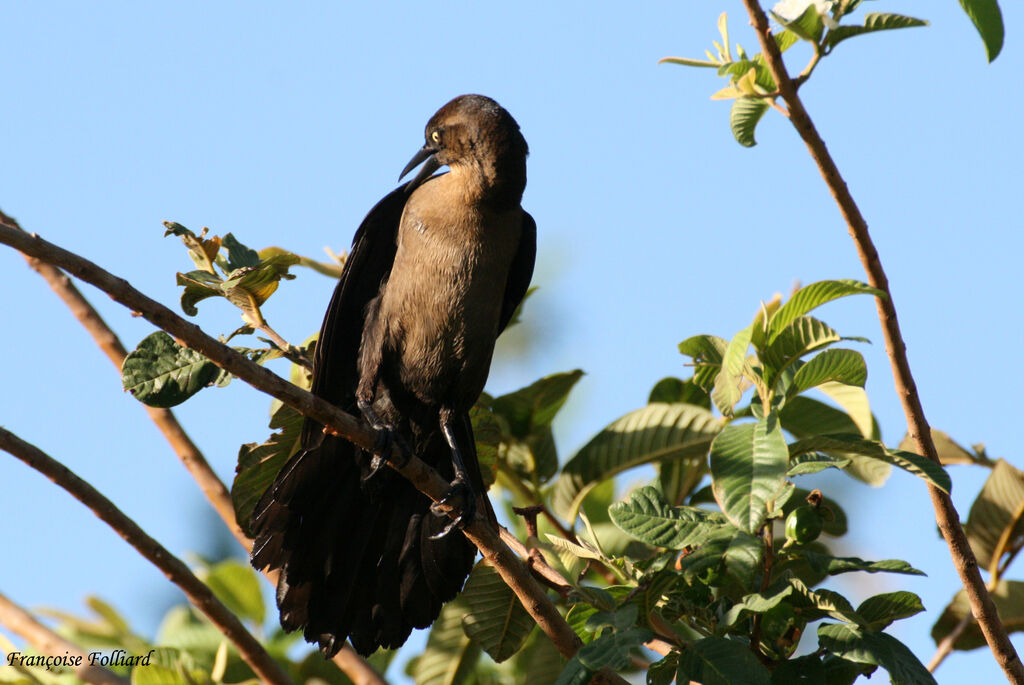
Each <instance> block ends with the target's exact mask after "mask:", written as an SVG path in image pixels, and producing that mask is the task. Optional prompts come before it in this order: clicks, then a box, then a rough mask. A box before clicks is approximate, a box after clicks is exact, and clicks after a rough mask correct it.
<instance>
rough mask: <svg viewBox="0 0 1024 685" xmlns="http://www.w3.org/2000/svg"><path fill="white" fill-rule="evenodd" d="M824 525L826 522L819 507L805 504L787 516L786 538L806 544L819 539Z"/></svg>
mask: <svg viewBox="0 0 1024 685" xmlns="http://www.w3.org/2000/svg"><path fill="white" fill-rule="evenodd" d="M823 527H824V522H823V521H822V520H821V514H819V513H818V509H817V507H813V506H811V505H809V504H805V505H803V506H800V507H797V508H796V509H794V510H793V511H791V512H789V516H787V517H786V539H787V540H792V541H793V542H795V543H797V544H800V545H805V544H807V543H808V542H813V541H815V540H817V539H818V536H819V535H821V529H822V528H823Z"/></svg>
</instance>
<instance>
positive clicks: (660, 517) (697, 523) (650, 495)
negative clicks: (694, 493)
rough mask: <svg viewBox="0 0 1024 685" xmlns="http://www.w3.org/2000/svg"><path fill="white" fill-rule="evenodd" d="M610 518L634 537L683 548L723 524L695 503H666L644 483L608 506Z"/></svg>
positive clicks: (656, 545) (721, 518) (655, 490)
mask: <svg viewBox="0 0 1024 685" xmlns="http://www.w3.org/2000/svg"><path fill="white" fill-rule="evenodd" d="M608 513H609V514H610V515H611V518H612V522H613V523H614V524H615V525H617V526H618V527H619V528H621V529H622V530H624V531H625V532H626V533H629V534H630V535H632V536H633V537H634V538H636V539H637V540H640V541H641V542H644V543H647V544H648V545H653V546H654V547H667V548H669V549H683V548H684V547H686V546H687V545H693V544H699V543H700V542H701V541H702V539H703V538H704V537H705V536H707V535H708V534H710V533H711V532H713V531H714V530H716V529H719V528H721V527H722V526H723V525H725V518H724V517H723V516H722V515H721V514H719V513H717V512H712V511H708V510H706V509H698V508H697V507H670V506H669V505H668V504H667V503H666V502H665V500H664V499H663V498H662V496H661V493H659V492H658V491H657V489H655V488H653V487H651V486H649V485H648V486H644V487H642V488H639V489H637V490H634V491H633V492H632V493H630V495H629V498H628V499H627V500H626V501H624V502H616V503H615V504H613V505H612V506H611V507H609V509H608Z"/></svg>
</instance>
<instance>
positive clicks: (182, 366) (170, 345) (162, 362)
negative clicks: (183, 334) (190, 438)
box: [121, 331, 221, 408]
mask: <svg viewBox="0 0 1024 685" xmlns="http://www.w3.org/2000/svg"><path fill="white" fill-rule="evenodd" d="M220 375H221V370H220V368H218V367H217V365H216V364H214V363H213V362H211V361H210V360H209V359H207V358H206V357H204V356H203V355H201V354H199V353H198V352H195V351H193V350H190V349H188V348H187V347H182V346H181V345H179V344H178V343H177V342H175V340H174V338H172V337H171V336H169V335H167V334H166V333H164V332H163V331H157V332H155V333H151V334H150V335H148V336H146V337H145V338H143V339H142V341H140V342H139V346H138V347H136V348H135V349H134V350H133V351H132V352H131V353H129V354H128V356H127V357H125V360H124V363H123V364H122V365H121V382H122V383H123V385H124V389H125V390H127V391H128V392H130V393H131V394H132V395H133V396H134V397H135V399H137V400H139V401H140V402H143V403H144V404H148V405H149V406H151V407H164V408H166V407H173V406H175V405H178V404H181V403H182V402H184V401H185V400H187V399H188V398H189V397H191V396H192V395H195V394H196V393H197V392H199V391H200V390H202V389H203V388H205V387H207V386H209V385H212V384H213V383H215V382H216V381H217V379H218V378H219V376H220Z"/></svg>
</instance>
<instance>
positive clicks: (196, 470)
mask: <svg viewBox="0 0 1024 685" xmlns="http://www.w3.org/2000/svg"><path fill="white" fill-rule="evenodd" d="M0 222H4V223H6V224H8V225H9V226H13V227H14V228H18V229H20V230H24V229H22V228H21V226H20V225H19V224H18V222H17V221H16V220H14V219H13V218H11V217H9V216H7V215H5V214H4V213H3V212H0ZM23 256H24V257H25V261H26V262H28V265H29V266H30V267H32V269H33V270H35V271H36V272H37V273H38V274H39V275H40V276H42V277H43V279H44V280H45V281H46V282H47V284H49V286H50V289H52V290H53V292H54V293H55V294H56V295H57V297H59V298H60V299H61V301H63V302H64V304H66V305H67V307H68V309H69V310H70V311H71V314H72V315H73V316H74V317H75V318H76V319H77V320H78V322H79V323H81V324H82V326H83V327H84V328H85V329H86V331H88V332H89V334H90V335H91V336H92V338H93V341H95V343H96V344H97V345H98V346H99V348H100V349H101V350H102V351H103V353H104V354H106V355H107V358H108V359H110V361H111V363H112V364H113V365H114V366H115V367H117V369H118V370H119V371H120V369H121V365H122V364H123V363H124V358H125V357H126V356H128V350H127V349H125V347H124V345H123V344H122V343H121V340H120V339H119V338H118V337H117V334H116V333H114V331H113V330H112V329H111V328H110V326H108V325H107V322H106V321H104V320H103V317H101V316H100V313H99V312H98V311H96V309H95V307H93V306H92V304H91V303H90V302H89V300H88V299H86V297H85V296H84V295H83V294H82V292H81V291H80V290H79V289H78V288H76V287H75V284H74V283H72V282H71V278H70V277H68V275H67V274H65V273H64V272H63V271H61V270H60V269H58V268H57V267H55V266H51V265H50V264H47V263H46V262H43V261H40V260H38V259H36V258H34V257H29V256H28V255H23ZM140 405H141V406H142V407H143V408H144V409H145V411H146V413H147V414H148V415H149V418H150V419H151V420H152V421H153V423H154V424H156V427H157V428H158V429H159V430H160V432H161V434H163V436H164V438H165V439H166V440H167V442H168V443H169V444H170V445H171V449H173V450H174V453H175V454H177V455H178V458H179V459H180V460H181V462H182V463H183V464H184V465H185V468H186V469H188V472H189V474H191V476H192V478H193V480H195V481H196V483H197V484H198V485H199V489H200V490H202V491H203V494H204V495H205V496H206V499H207V501H208V502H209V503H210V506H212V507H213V509H214V511H215V512H217V515H218V516H220V518H221V520H222V521H223V522H224V525H225V526H227V528H228V530H229V531H230V532H231V534H232V535H233V536H234V538H235V539H236V540H238V543H239V544H240V545H242V547H243V548H244V549H245V551H246V552H249V551H250V550H251V549H252V540H250V539H249V538H248V537H246V535H245V533H243V532H242V528H241V527H240V526H239V525H238V521H237V520H236V519H235V508H234V506H233V505H232V503H231V494H230V493H229V492H228V489H227V487H226V486H225V485H224V483H223V481H221V479H220V478H219V477H218V476H217V474H216V473H215V472H214V470H213V469H212V468H211V467H210V464H209V462H208V461H207V460H206V457H205V456H203V453H202V452H201V451H200V450H199V448H198V447H197V446H196V444H195V443H194V442H192V438H190V437H189V435H188V433H186V432H185V429H184V427H182V425H181V423H179V422H178V419H177V417H175V415H174V412H172V411H171V410H170V409H162V408H159V407H150V406H148V405H145V404H142V403H141V402H140ZM264 575H265V576H267V578H268V579H269V580H270V582H271V584H272V585H274V586H276V585H277V573H276V572H273V571H271V572H267V573H265V574H264ZM332 661H334V663H335V664H336V665H337V666H338V668H340V669H341V670H342V671H343V672H344V673H345V675H347V676H348V677H349V680H351V681H352V682H353V683H355V685H385V683H386V681H385V680H384V679H383V678H381V677H380V674H378V673H377V671H375V670H373V667H372V666H370V665H369V664H368V663H366V660H365V659H363V658H362V657H361V656H359V655H358V654H356V652H355V650H354V649H352V647H351V645H349V644H348V643H346V644H345V645H344V646H343V647H342V648H341V651H339V652H338V653H337V654H336V655H335V656H334V658H333V659H332Z"/></svg>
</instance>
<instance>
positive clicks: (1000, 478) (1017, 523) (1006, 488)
mask: <svg viewBox="0 0 1024 685" xmlns="http://www.w3.org/2000/svg"><path fill="white" fill-rule="evenodd" d="M966 529H967V541H968V542H970V543H971V549H973V550H974V555H975V556H976V557H977V558H978V563H979V564H980V565H981V567H982V568H987V569H989V570H990V572H991V569H992V567H993V566H994V562H998V559H995V558H993V555H994V554H995V552H996V549H997V548H1001V552H1000V556H1002V554H1005V553H1006V552H1008V551H1010V550H1012V549H1016V547H1017V546H1018V543H1019V542H1020V541H1021V538H1022V537H1024V471H1021V470H1020V469H1018V468H1016V467H1014V466H1011V465H1010V464H1009V463H1008V462H1007V461H1005V460H1003V459H1000V460H998V461H997V462H996V465H995V467H994V468H993V469H992V473H990V474H989V476H988V479H986V480H985V485H983V486H982V488H981V492H980V493H978V497H977V498H976V499H975V500H974V504H972V505H971V513H970V514H969V515H968V516H967V526H966Z"/></svg>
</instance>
